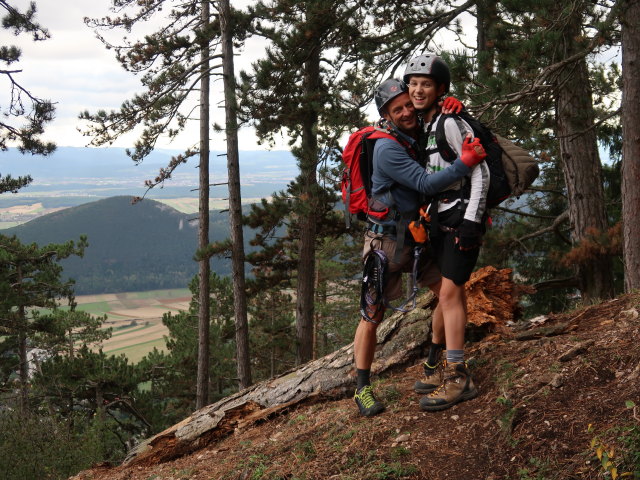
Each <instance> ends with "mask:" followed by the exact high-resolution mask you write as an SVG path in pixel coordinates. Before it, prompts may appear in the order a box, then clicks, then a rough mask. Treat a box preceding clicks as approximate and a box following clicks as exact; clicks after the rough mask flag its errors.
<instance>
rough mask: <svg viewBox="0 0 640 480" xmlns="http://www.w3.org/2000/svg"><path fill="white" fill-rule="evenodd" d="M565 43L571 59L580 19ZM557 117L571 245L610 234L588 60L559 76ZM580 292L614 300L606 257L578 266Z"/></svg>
mask: <svg viewBox="0 0 640 480" xmlns="http://www.w3.org/2000/svg"><path fill="white" fill-rule="evenodd" d="M570 22H571V23H570V24H569V25H568V26H567V29H566V31H565V32H564V38H563V41H562V42H561V47H562V48H563V51H562V54H563V55H564V56H565V57H568V56H571V55H572V54H573V53H575V52H576V51H577V49H578V48H579V46H578V45H577V44H576V38H578V37H579V35H580V16H579V14H578V13H575V14H574V15H573V18H572V20H570ZM556 118H557V125H558V137H559V138H560V152H561V156H562V157H561V158H562V168H563V173H564V179H565V183H566V186H567V194H568V199H569V218H570V221H571V227H572V241H573V243H574V244H578V243H579V242H581V241H582V240H585V239H587V238H588V237H589V235H590V234H592V233H596V232H604V231H606V230H607V217H606V213H605V207H604V191H603V186H602V168H601V165H600V157H599V155H598V143H597V139H596V132H595V130H594V128H593V126H594V111H593V103H592V91H591V84H590V81H589V72H588V69H587V63H586V59H584V58H582V59H581V60H579V61H577V62H575V63H572V64H570V65H569V66H568V67H567V68H566V69H565V71H564V72H563V73H562V74H561V75H560V78H559V85H558V90H557V107H556ZM578 278H579V282H580V287H579V288H580V291H581V294H582V297H583V299H584V300H586V301H592V300H595V299H599V298H611V297H612V296H613V274H612V266H611V258H610V257H609V256H608V255H606V254H600V255H597V256H596V257H595V258H593V259H589V260H588V261H586V262H583V263H581V264H580V265H579V266H578Z"/></svg>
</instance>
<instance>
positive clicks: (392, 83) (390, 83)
mask: <svg viewBox="0 0 640 480" xmlns="http://www.w3.org/2000/svg"><path fill="white" fill-rule="evenodd" d="M407 91H408V89H407V85H406V84H405V83H404V82H403V81H402V80H398V79H397V78H387V79H386V80H385V81H384V82H382V83H381V84H380V85H379V86H378V88H376V92H375V94H374V97H375V100H376V107H378V113H379V114H380V115H383V113H384V106H385V105H386V104H387V103H389V102H390V101H391V100H393V99H394V98H396V97H397V96H398V95H400V94H403V93H405V92H407Z"/></svg>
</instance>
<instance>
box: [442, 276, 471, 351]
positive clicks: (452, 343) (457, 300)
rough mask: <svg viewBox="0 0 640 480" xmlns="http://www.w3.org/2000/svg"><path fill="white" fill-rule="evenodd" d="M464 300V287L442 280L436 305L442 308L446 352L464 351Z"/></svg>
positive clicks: (465, 322)
mask: <svg viewBox="0 0 640 480" xmlns="http://www.w3.org/2000/svg"><path fill="white" fill-rule="evenodd" d="M465 298H466V297H465V293H464V285H456V284H455V283H454V282H453V281H452V280H449V279H448V278H443V279H442V286H441V288H440V302H439V304H438V305H439V306H441V307H442V316H443V321H444V331H445V337H446V344H447V350H464V332H465V327H466V324H467V315H466V306H465V303H466V302H465ZM434 320H435V318H434ZM434 334H435V329H434Z"/></svg>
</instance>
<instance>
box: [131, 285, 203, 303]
mask: <svg viewBox="0 0 640 480" xmlns="http://www.w3.org/2000/svg"><path fill="white" fill-rule="evenodd" d="M125 295H126V296H127V298H135V299H139V300H145V299H150V298H151V299H165V298H178V297H191V291H190V290H189V289H188V288H173V289H169V290H149V291H147V292H127V293H126V294H125Z"/></svg>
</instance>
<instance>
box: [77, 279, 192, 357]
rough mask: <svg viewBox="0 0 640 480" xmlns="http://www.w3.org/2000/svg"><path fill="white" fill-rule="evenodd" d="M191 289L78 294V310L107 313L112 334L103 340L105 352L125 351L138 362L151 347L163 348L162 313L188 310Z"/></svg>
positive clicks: (164, 333)
mask: <svg viewBox="0 0 640 480" xmlns="http://www.w3.org/2000/svg"><path fill="white" fill-rule="evenodd" d="M190 300H191V292H190V291H189V290H188V289H186V288H185V289H172V290H154V291H150V292H126V293H107V294H100V295H79V296H77V297H76V301H77V302H78V310H82V311H85V312H88V313H90V314H91V315H94V316H102V315H106V316H107V320H106V321H105V322H104V326H105V327H111V328H112V329H113V334H112V336H111V338H110V339H108V340H105V341H104V342H103V344H102V351H103V352H104V353H106V354H113V355H120V354H124V355H125V356H126V357H127V358H128V359H129V361H130V362H132V363H137V362H138V361H140V360H141V359H142V357H144V356H145V355H146V354H148V353H149V352H151V351H152V350H153V349H154V347H155V348H157V349H158V350H160V351H165V350H166V347H165V341H164V336H165V335H167V334H168V330H167V328H166V327H165V326H164V325H163V324H162V315H163V314H165V313H167V312H171V313H178V312H179V311H180V310H188V308H189V301H190Z"/></svg>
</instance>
